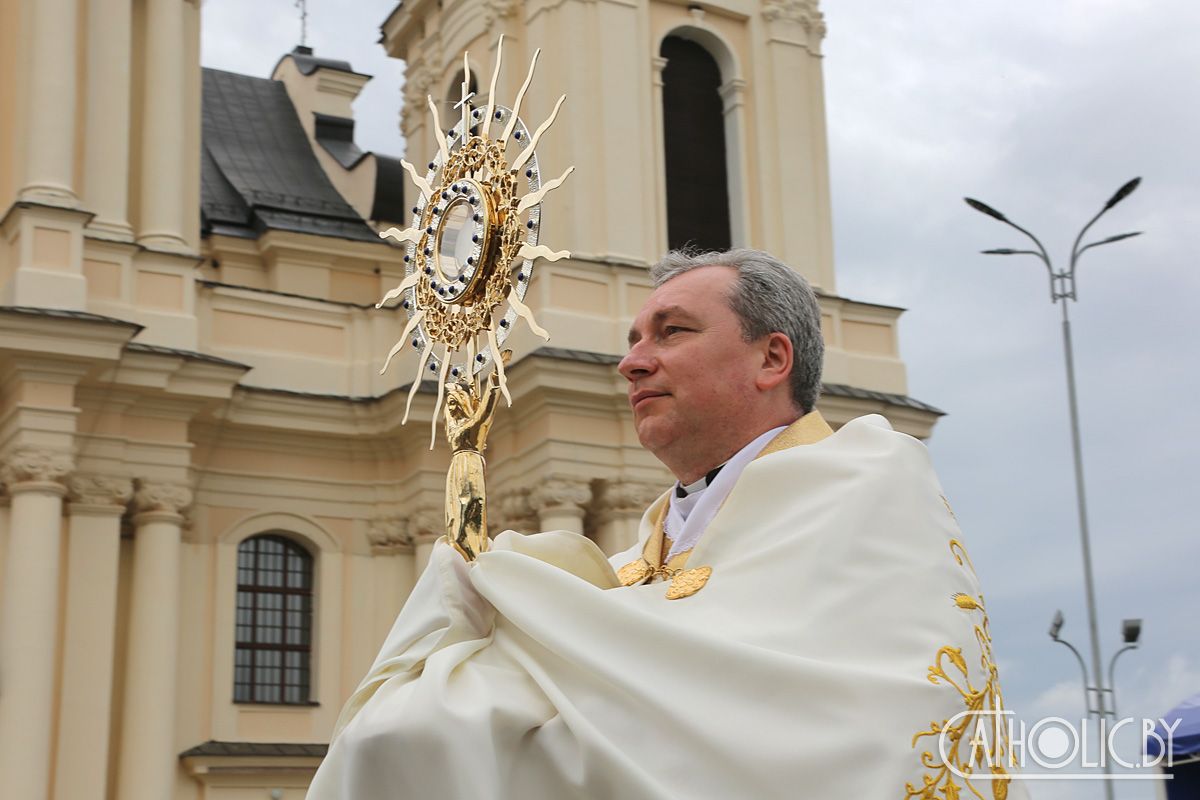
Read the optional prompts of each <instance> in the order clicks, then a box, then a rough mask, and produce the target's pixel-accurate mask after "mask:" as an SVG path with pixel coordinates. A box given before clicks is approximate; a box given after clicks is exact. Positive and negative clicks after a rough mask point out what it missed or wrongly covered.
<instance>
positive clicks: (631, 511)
mask: <svg viewBox="0 0 1200 800" xmlns="http://www.w3.org/2000/svg"><path fill="white" fill-rule="evenodd" d="M668 485H669V484H667V483H665V482H664V483H661V484H660V483H651V482H648V481H639V480H628V479H621V480H615V481H604V482H603V483H602V484H601V486H600V487H599V490H598V492H597V495H596V502H595V504H594V506H593V508H592V513H593V519H594V521H595V527H596V534H595V539H596V544H598V545H599V546H600V549H601V550H603V551H604V552H605V553H606V554H608V555H612V554H613V553H618V552H620V551H622V550H625V549H628V548H629V547H632V546H633V545H634V544H635V543H636V542H637V539H638V525H639V523H640V522H641V519H642V515H643V514H645V513H646V509H647V508H649V507H650V505H651V503H653V502H654V501H655V500H656V499H658V497H659V496H660V495H661V494H662V493H663V491H664V490H665V489H666V487H667V486H668Z"/></svg>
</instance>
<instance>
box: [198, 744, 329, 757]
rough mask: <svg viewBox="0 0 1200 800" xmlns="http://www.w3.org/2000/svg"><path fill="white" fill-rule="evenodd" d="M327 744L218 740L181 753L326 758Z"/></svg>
mask: <svg viewBox="0 0 1200 800" xmlns="http://www.w3.org/2000/svg"><path fill="white" fill-rule="evenodd" d="M328 750H329V745H327V744H289V743H272V742H216V741H211V740H210V741H207V742H205V743H204V744H198V745H196V746H195V747H192V748H190V749H188V750H184V751H183V752H182V753H180V754H179V757H180V758H193V757H195V756H255V757H262V756H274V757H277V758H279V757H283V758H287V757H289V756H291V757H295V756H300V757H306V758H324V757H325V753H326V752H328Z"/></svg>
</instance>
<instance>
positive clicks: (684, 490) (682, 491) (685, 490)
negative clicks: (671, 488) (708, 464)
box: [675, 462, 728, 500]
mask: <svg viewBox="0 0 1200 800" xmlns="http://www.w3.org/2000/svg"><path fill="white" fill-rule="evenodd" d="M726 463H728V462H726ZM723 466H725V464H720V465H718V466H715V467H713V468H712V469H710V470H709V471H708V473H707V474H706V475H705V476H704V477H703V478H701V479H700V480H698V481H695V482H693V483H689V484H688V485H687V486H684V485H682V484H681V483H679V482H678V481H676V482H675V496H676V497H678V498H679V499H681V500H682V499H683V498H685V497H687V496H688V495H689V494H695V493H696V492H701V491H704V490H705V489H707V488H708V486H709V484H711V483H712V482H713V480H714V479H716V477H717V474H718V473H720V471H721V467H723Z"/></svg>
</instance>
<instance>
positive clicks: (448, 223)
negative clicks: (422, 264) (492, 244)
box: [437, 199, 475, 283]
mask: <svg viewBox="0 0 1200 800" xmlns="http://www.w3.org/2000/svg"><path fill="white" fill-rule="evenodd" d="M474 213H475V212H474V209H473V208H472V207H471V206H470V205H469V204H468V203H467V201H466V200H465V199H459V200H457V201H455V202H454V203H452V204H451V205H450V206H449V207H448V208H447V209H446V211H445V213H444V214H443V218H442V226H441V234H440V235H439V236H438V242H437V268H438V272H440V273H441V274H442V280H444V281H445V282H447V283H453V282H454V281H457V280H458V279H459V278H461V277H462V274H463V271H464V270H465V269H466V267H467V259H468V258H469V257H470V256H471V253H472V252H474V249H475V242H473V241H472V240H471V237H472V236H473V235H474V231H475V225H474V224H473V222H472V219H471V218H472V215H473V214H474Z"/></svg>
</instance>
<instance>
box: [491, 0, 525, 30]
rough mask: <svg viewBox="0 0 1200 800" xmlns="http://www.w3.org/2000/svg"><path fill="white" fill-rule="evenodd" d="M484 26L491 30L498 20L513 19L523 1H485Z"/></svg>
mask: <svg viewBox="0 0 1200 800" xmlns="http://www.w3.org/2000/svg"><path fill="white" fill-rule="evenodd" d="M482 5H483V25H484V27H485V28H488V29H490V28H491V27H492V25H494V24H495V23H496V20H500V19H504V18H506V17H511V16H512V15H513V14H515V13H516V11H517V10H518V9H519V8H521V6H522V5H523V4H522V3H521V0H483V3H482Z"/></svg>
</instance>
